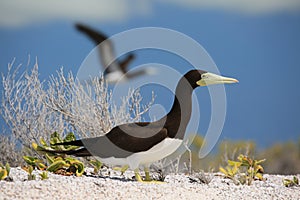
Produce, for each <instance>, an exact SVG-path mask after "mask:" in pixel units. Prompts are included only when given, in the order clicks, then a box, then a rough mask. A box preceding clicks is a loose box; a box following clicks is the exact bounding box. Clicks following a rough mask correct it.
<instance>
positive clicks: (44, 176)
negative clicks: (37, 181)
mask: <svg viewBox="0 0 300 200" xmlns="http://www.w3.org/2000/svg"><path fill="white" fill-rule="evenodd" d="M40 176H41V179H42V180H45V179H48V178H49V177H48V172H45V171H44V172H42V173H40Z"/></svg>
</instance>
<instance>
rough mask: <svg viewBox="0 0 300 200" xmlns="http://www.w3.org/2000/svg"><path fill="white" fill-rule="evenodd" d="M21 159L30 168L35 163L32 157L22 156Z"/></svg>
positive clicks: (34, 158)
mask: <svg viewBox="0 0 300 200" xmlns="http://www.w3.org/2000/svg"><path fill="white" fill-rule="evenodd" d="M23 159H24V161H25V162H26V163H27V164H28V165H30V166H35V161H36V160H37V158H36V157H32V156H23Z"/></svg>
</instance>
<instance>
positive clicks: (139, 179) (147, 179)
mask: <svg viewBox="0 0 300 200" xmlns="http://www.w3.org/2000/svg"><path fill="white" fill-rule="evenodd" d="M134 174H135V179H136V181H138V182H142V183H157V184H160V183H164V182H162V181H154V180H152V179H151V178H150V174H149V168H145V175H146V178H145V180H143V179H142V177H141V175H140V174H139V170H138V169H136V170H134Z"/></svg>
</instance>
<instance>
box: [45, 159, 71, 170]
mask: <svg viewBox="0 0 300 200" xmlns="http://www.w3.org/2000/svg"><path fill="white" fill-rule="evenodd" d="M65 166H68V165H67V163H66V162H65V161H64V160H57V161H55V162H53V163H52V164H51V165H50V166H49V167H48V168H47V171H49V172H56V171H57V170H59V169H61V168H63V167H65Z"/></svg>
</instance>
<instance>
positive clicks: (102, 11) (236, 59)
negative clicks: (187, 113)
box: [0, 0, 300, 147]
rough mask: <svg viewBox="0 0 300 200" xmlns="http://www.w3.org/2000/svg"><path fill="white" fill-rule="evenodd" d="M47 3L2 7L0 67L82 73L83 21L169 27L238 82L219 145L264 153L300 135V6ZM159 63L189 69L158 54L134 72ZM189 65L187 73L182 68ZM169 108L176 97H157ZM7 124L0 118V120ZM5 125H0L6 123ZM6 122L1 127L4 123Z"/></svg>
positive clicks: (86, 46)
mask: <svg viewBox="0 0 300 200" xmlns="http://www.w3.org/2000/svg"><path fill="white" fill-rule="evenodd" d="M70 2H71V1H69V0H67V1H64V3H60V1H57V0H53V1H48V0H46V1H43V4H42V3H38V2H36V1H33V0H30V1H26V3H24V2H23V1H20V0H16V1H15V2H14V3H13V1H8V0H4V1H1V2H0V69H1V72H6V67H7V63H8V62H10V61H12V59H13V58H14V57H16V63H24V64H26V63H27V57H28V54H30V55H31V58H32V61H33V59H34V58H35V57H36V56H37V57H38V63H39V69H40V77H41V79H46V78H47V77H48V76H49V75H50V74H53V73H55V71H56V70H57V69H59V68H60V67H61V66H63V67H64V69H65V70H66V71H69V70H72V71H73V72H74V74H76V71H77V70H78V68H79V66H80V64H81V63H82V61H83V59H84V58H85V57H86V56H87V54H88V53H89V52H90V51H91V50H92V48H93V47H94V46H93V43H92V42H90V41H89V40H88V39H87V38H86V37H85V36H84V35H82V34H80V33H78V32H77V31H76V30H75V29H74V23H75V22H84V23H86V24H88V25H90V26H92V27H95V28H97V29H99V30H102V31H103V32H105V33H107V34H108V35H113V34H116V33H119V32H122V31H125V30H128V29H131V28H138V27H147V26H154V27H164V28H169V29H173V30H176V31H179V32H182V33H184V34H186V35H188V36H189V37H191V38H193V39H194V40H196V41H197V42H199V43H200V44H201V45H202V46H203V47H204V48H205V49H206V51H207V52H208V53H209V55H210V56H211V57H212V59H213V60H214V62H215V63H216V65H217V66H218V68H219V70H220V72H221V73H222V74H224V75H227V76H231V77H235V78H237V79H239V80H240V83H239V84H238V85H230V86H226V92H227V116H226V122H225V126H224V129H223V132H222V135H221V139H234V140H240V139H241V140H253V141H255V142H256V143H257V144H258V145H259V147H266V146H269V145H272V144H274V143H277V142H283V141H288V140H298V139H299V136H300V123H299V116H300V106H299V102H300V90H299V88H298V87H299V83H298V80H299V74H300V39H299V35H300V3H299V1H293V0H287V1H280V0H264V1H259V0H254V1H251V3H250V2H248V1H247V2H246V1H234V0H229V1H226V4H222V2H221V1H196V0H188V1H179V0H175V1H171V0H170V1H164V2H162V1H159V0H155V1H150V0H149V1H148V0H145V1H137V0H135V1H130V0H127V1H121V0H110V1H94V0H92V1H88V2H85V1H79V0H77V1H72V2H73V3H72V4H71V3H70ZM148 62H158V63H163V64H167V65H169V66H174V68H175V69H177V70H179V71H180V70H181V71H182V72H185V71H188V69H191V68H192V67H189V66H188V63H186V62H184V61H180V60H176V59H174V56H172V55H169V54H167V53H161V52H157V51H151V50H149V51H141V52H137V59H136V61H134V63H133V64H132V66H133V67H134V66H137V65H139V64H143V63H148ZM183 65H184V67H183ZM155 92H156V95H157V101H158V102H159V103H162V104H163V105H165V106H166V109H168V105H169V102H168V101H172V100H171V99H172V96H171V94H168V95H167V97H165V96H164V98H161V96H162V95H164V94H165V93H164V92H162V91H159V90H157V91H155ZM196 93H197V95H199V96H200V97H199V98H201V99H203V102H202V101H201V102H200V108H201V122H200V129H199V132H201V133H202V132H205V130H206V129H207V124H208V122H209V117H210V116H209V114H210V110H209V98H208V97H207V91H206V90H203V91H202V90H201V89H197V91H196ZM1 120H2V119H1ZM2 121H3V120H2ZM1 123H3V122H1Z"/></svg>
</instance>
